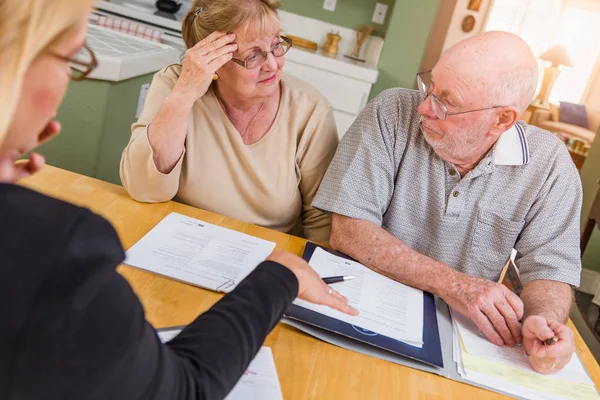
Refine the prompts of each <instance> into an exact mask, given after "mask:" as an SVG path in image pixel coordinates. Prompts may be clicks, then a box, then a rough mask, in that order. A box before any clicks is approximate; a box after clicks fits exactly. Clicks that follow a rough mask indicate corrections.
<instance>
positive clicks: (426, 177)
mask: <svg viewBox="0 0 600 400" xmlns="http://www.w3.org/2000/svg"><path fill="white" fill-rule="evenodd" d="M537 76H538V75H537V64H536V59H535V57H534V56H533V54H532V53H531V50H530V49H529V47H528V46H527V44H526V43H525V42H523V41H522V40H521V39H520V38H518V37H517V36H515V35H512V34H508V33H501V32H489V33H484V34H480V35H478V36H475V37H473V38H471V39H467V40H465V41H463V42H461V43H458V44H457V45H455V46H454V47H452V48H451V49H449V50H448V51H446V52H445V53H444V54H443V55H442V57H441V58H440V60H439V62H438V63H437V64H436V66H435V67H434V68H433V70H432V71H431V72H423V73H420V74H418V76H417V81H418V86H419V89H420V92H419V91H413V90H407V89H390V90H386V91H384V92H383V93H381V94H380V95H379V96H378V97H377V98H376V99H374V100H373V101H372V102H371V103H370V104H369V105H368V106H367V107H366V108H365V109H364V110H363V112H362V113H361V115H360V116H359V117H358V118H357V120H356V122H355V123H354V124H353V125H352V127H351V128H350V129H349V131H348V132H347V133H346V135H345V136H344V138H343V140H342V143H341V144H340V146H339V148H338V150H337V153H336V155H335V158H334V159H333V162H332V164H331V165H330V167H329V170H328V171H327V173H326V175H325V177H324V179H323V182H322V184H321V186H320V188H319V192H318V194H317V197H316V198H315V201H314V203H313V205H315V206H316V207H318V208H320V209H323V210H326V211H329V212H331V213H332V214H333V222H332V223H333V225H332V233H331V239H330V243H331V245H332V246H333V247H334V248H336V249H338V250H340V251H342V252H344V253H346V254H349V255H350V256H352V257H354V258H355V259H357V260H359V261H360V262H362V263H363V264H365V265H367V266H368V267H370V268H372V269H373V270H375V271H378V272H380V273H382V274H384V275H387V276H389V277H391V278H393V279H396V280H397V281H400V282H403V283H406V284H408V285H411V286H414V287H417V288H420V289H423V290H426V291H429V292H432V293H434V294H435V295H437V296H439V297H441V298H442V299H444V300H445V301H446V302H447V303H448V305H449V306H450V307H452V308H453V309H454V310H456V311H458V312H460V313H461V314H463V315H466V316H468V317H469V318H471V319H472V320H473V321H474V322H475V323H476V324H477V326H478V327H479V328H480V329H481V330H482V331H483V332H484V334H485V335H486V336H487V337H488V339H489V340H491V341H492V342H493V343H496V344H497V345H499V346H502V345H508V346H514V345H516V344H518V343H521V342H522V343H523V344H524V346H525V349H526V351H527V353H528V354H529V361H530V364H531V366H532V368H533V369H534V370H536V371H538V372H542V373H552V372H554V371H557V370H559V369H561V368H563V367H564V366H565V365H566V364H567V363H568V362H569V360H570V359H571V354H572V353H573V351H574V341H573V333H572V332H571V330H570V329H569V328H568V327H567V326H566V325H564V324H565V323H566V321H567V319H568V314H569V308H570V305H571V299H572V289H571V287H573V286H574V287H576V286H578V285H579V275H580V270H581V263H580V259H579V215H580V212H581V196H582V195H581V182H580V179H579V176H578V174H577V171H576V169H575V166H574V165H573V163H572V161H571V159H570V157H569V154H568V152H567V150H566V148H565V146H564V145H563V144H562V143H561V141H560V140H559V139H558V138H556V137H554V136H553V135H552V134H551V133H549V132H546V131H543V130H541V129H538V128H536V127H533V126H528V125H526V124H525V123H523V122H522V121H517V119H518V117H519V115H520V114H521V113H522V112H523V111H524V110H525V108H526V107H527V105H528V104H529V102H530V101H531V99H532V98H533V95H534V92H535V89H536V86H537ZM512 248H514V249H516V250H517V251H518V255H517V257H516V264H517V266H518V267H519V270H520V277H521V281H522V283H523V285H524V288H523V292H522V294H521V298H519V297H518V296H517V295H515V294H514V293H512V292H511V291H509V290H508V289H506V287H504V286H503V285H501V284H499V283H496V281H497V280H498V278H499V276H500V273H501V270H502V267H503V266H504V264H505V263H506V261H507V259H508V257H509V255H510V252H511V249H512ZM520 321H522V322H523V324H522V326H521V324H520ZM554 336H557V337H558V339H559V340H558V342H557V343H555V344H554V345H552V346H542V341H543V340H546V339H549V338H552V337H554Z"/></svg>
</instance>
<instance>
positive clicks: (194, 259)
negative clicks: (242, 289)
mask: <svg viewBox="0 0 600 400" xmlns="http://www.w3.org/2000/svg"><path fill="white" fill-rule="evenodd" d="M274 248H275V243H273V242H269V241H267V240H263V239H259V238H256V237H254V236H250V235H246V234H244V233H240V232H236V231H234V230H231V229H227V228H223V227H220V226H217V225H212V224H209V223H207V222H203V221H200V220H198V219H195V218H191V217H186V216H185V215H181V214H177V213H171V214H169V215H167V216H166V217H165V218H164V219H163V220H162V221H161V222H159V223H158V224H157V225H156V226H155V227H154V228H153V229H152V230H151V231H150V232H148V233H147V234H146V236H144V237H143V238H142V239H141V240H140V241H139V242H137V243H136V244H135V245H134V246H133V247H132V248H131V249H129V250H128V251H127V254H126V258H125V264H127V265H130V266H132V267H136V268H140V269H144V270H146V271H149V272H154V273H156V274H159V275H163V276H166V277H169V278H173V279H176V280H179V281H182V282H186V283H191V284H193V285H196V286H200V287H204V288H207V289H211V290H216V291H220V292H229V291H231V290H233V289H234V288H235V286H237V284H238V283H240V282H241V281H242V280H243V279H244V278H245V277H246V276H247V275H248V274H249V273H250V272H252V270H253V269H254V268H256V266H257V265H258V264H259V263H260V262H262V261H264V260H265V258H267V257H268V256H269V254H271V252H272V251H273V249H274Z"/></svg>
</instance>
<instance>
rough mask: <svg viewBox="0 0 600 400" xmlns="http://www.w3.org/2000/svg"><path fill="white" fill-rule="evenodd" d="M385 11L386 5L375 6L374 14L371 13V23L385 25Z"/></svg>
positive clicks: (378, 4)
mask: <svg viewBox="0 0 600 400" xmlns="http://www.w3.org/2000/svg"><path fill="white" fill-rule="evenodd" d="M387 10H388V5H387V4H383V3H377V4H376V5H375V12H374V13H373V22H374V23H376V24H381V25H383V24H384V23H385V14H387Z"/></svg>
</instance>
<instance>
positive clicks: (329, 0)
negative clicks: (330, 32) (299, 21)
mask: <svg viewBox="0 0 600 400" xmlns="http://www.w3.org/2000/svg"><path fill="white" fill-rule="evenodd" d="M336 4H337V0H325V2H323V8H324V9H325V10H327V11H335V6H336Z"/></svg>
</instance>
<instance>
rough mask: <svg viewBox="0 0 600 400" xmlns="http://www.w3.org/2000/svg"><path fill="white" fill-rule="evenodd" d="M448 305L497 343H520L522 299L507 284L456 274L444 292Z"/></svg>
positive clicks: (512, 344)
mask: <svg viewBox="0 0 600 400" xmlns="http://www.w3.org/2000/svg"><path fill="white" fill-rule="evenodd" d="M443 298H444V300H445V301H446V303H448V305H449V306H450V307H452V308H453V309H454V310H456V311H458V312H459V313H461V314H462V315H464V316H466V317H468V318H470V319H471V320H472V321H473V322H475V324H476V325H477V327H479V329H481V331H482V332H483V333H484V334H485V336H487V338H488V339H489V340H490V341H491V342H492V343H495V344H497V345H498V346H504V345H508V346H515V345H516V344H519V343H521V324H520V323H519V320H520V319H521V318H522V317H523V302H522V301H521V299H520V298H519V296H517V295H516V294H514V293H513V292H511V291H510V290H509V289H508V288H506V286H504V285H502V284H500V283H496V282H492V281H489V280H487V279H480V278H475V277H473V276H468V275H464V274H459V275H458V277H457V278H455V279H454V280H451V281H450V283H449V285H448V292H447V293H446V294H445V296H443Z"/></svg>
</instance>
